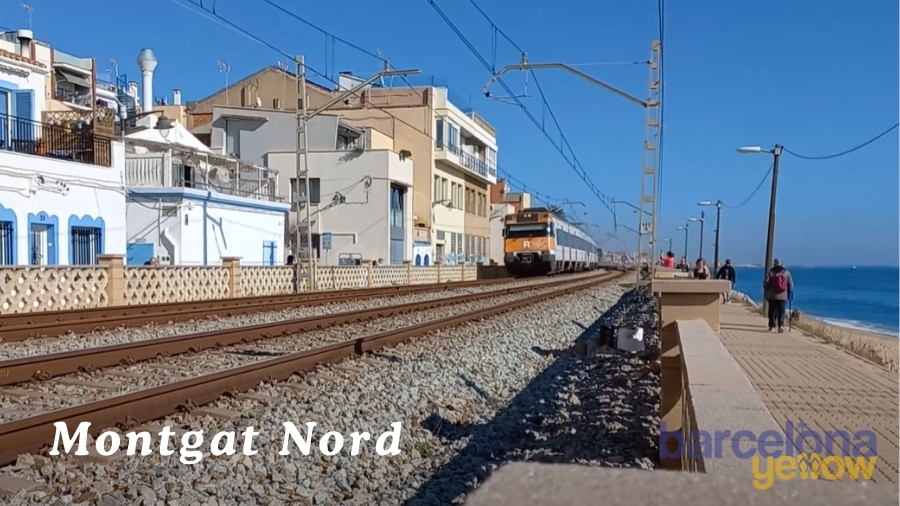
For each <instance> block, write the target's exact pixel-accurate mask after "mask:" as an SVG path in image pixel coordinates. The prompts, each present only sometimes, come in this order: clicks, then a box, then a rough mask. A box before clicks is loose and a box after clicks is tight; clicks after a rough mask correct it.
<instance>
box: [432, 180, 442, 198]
mask: <svg viewBox="0 0 900 506" xmlns="http://www.w3.org/2000/svg"><path fill="white" fill-rule="evenodd" d="M432 198H433V199H434V200H433V202H440V201H441V177H440V176H434V195H433V196H432Z"/></svg>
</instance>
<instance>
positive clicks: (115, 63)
mask: <svg viewBox="0 0 900 506" xmlns="http://www.w3.org/2000/svg"><path fill="white" fill-rule="evenodd" d="M109 64H110V65H112V67H113V68H114V69H116V78H118V77H119V62H117V61H116V60H114V59H112V58H110V59H109Z"/></svg>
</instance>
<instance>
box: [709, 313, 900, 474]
mask: <svg viewBox="0 0 900 506" xmlns="http://www.w3.org/2000/svg"><path fill="white" fill-rule="evenodd" d="M767 327H768V325H767V322H766V319H765V318H763V317H762V316H761V315H758V314H754V313H751V312H750V310H749V309H748V308H746V307H744V306H742V305H739V304H729V305H723V306H722V321H721V331H720V332H719V336H720V338H721V340H722V344H724V345H725V347H726V348H727V349H728V351H729V352H730V353H731V355H732V356H733V357H734V359H735V360H736V361H737V363H738V364H739V365H740V366H741V368H742V369H743V371H744V374H746V375H747V378H748V379H749V380H750V382H751V383H752V384H753V386H754V387H755V388H756V390H757V392H759V395H760V397H761V398H762V400H763V402H764V403H765V405H766V407H767V408H768V409H769V411H770V412H771V413H772V416H773V417H774V418H775V420H776V422H778V424H779V425H780V426H781V427H782V429H784V426H785V422H786V421H788V420H790V421H791V422H793V423H794V424H795V425H796V424H797V423H801V422H802V423H805V424H806V425H807V426H808V427H809V428H811V429H813V430H815V431H817V432H818V433H819V434H823V433H824V432H825V431H837V430H844V431H847V432H848V433H850V435H851V436H852V435H853V434H854V433H855V432H857V431H860V430H870V431H873V432H874V433H875V435H876V436H877V438H878V439H877V444H878V464H877V466H876V468H875V474H874V475H873V476H872V481H873V482H876V483H888V482H890V483H898V481H900V479H898V467H900V463H898V460H900V458H898V452H900V450H898V439H900V434H898V432H900V431H898V423H900V422H898V405H897V399H898V390H900V389H898V375H897V374H896V373H891V372H889V371H887V370H885V369H882V368H880V367H878V366H875V365H872V364H870V363H869V362H867V361H865V360H862V359H860V358H857V357H855V356H853V355H851V354H849V353H847V352H845V351H843V350H841V349H840V348H838V347H836V346H833V345H830V344H825V343H822V342H820V341H818V340H816V339H813V338H811V337H808V336H805V335H804V334H802V333H801V332H799V331H796V330H795V331H793V332H790V333H789V332H787V329H785V333H784V334H770V333H768V329H767ZM837 446H839V445H835V447H836V448H835V453H839V450H838V448H837Z"/></svg>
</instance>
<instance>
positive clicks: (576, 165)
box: [428, 0, 615, 214]
mask: <svg viewBox="0 0 900 506" xmlns="http://www.w3.org/2000/svg"><path fill="white" fill-rule="evenodd" d="M469 1H470V2H471V3H472V5H473V6H474V7H475V8H476V9H477V10H478V12H479V13H481V15H482V16H483V17H484V18H485V19H486V20H487V21H488V22H489V23H490V24H491V29H492V39H496V35H497V34H499V35H501V36H503V38H505V39H506V40H507V41H508V42H509V43H510V44H512V45H513V47H514V48H516V49H517V50H518V51H519V52H520V53H524V52H525V51H523V50H522V48H521V47H519V46H518V45H517V44H516V43H515V42H513V41H512V39H510V38H509V36H507V35H506V33H504V32H503V31H502V30H501V29H500V28H499V27H497V24H496V23H494V21H493V20H492V19H491V18H490V17H489V16H488V15H487V14H486V13H485V12H484V10H482V9H481V7H479V6H478V4H477V3H476V2H475V1H474V0H469ZM428 3H429V4H430V5H431V7H432V8H434V10H435V12H437V13H438V15H439V16H440V17H441V19H443V20H444V22H445V23H446V24H447V26H449V27H450V29H451V30H452V31H453V32H454V33H455V34H456V36H457V37H458V38H459V39H460V40H461V41H462V42H463V44H465V45H466V47H468V49H469V51H471V52H472V54H473V55H475V57H476V58H477V59H478V60H479V61H480V62H481V64H482V65H484V67H485V68H486V69H487V70H488V71H489V72H491V73H492V74H494V75H496V73H497V70H496V61H495V62H494V64H493V65H492V64H490V63H488V61H487V60H486V59H485V58H484V56H482V54H481V53H480V52H479V51H478V50H477V49H476V48H475V46H474V45H473V44H472V43H471V42H470V41H469V39H468V38H466V36H465V35H463V34H462V32H461V31H460V30H459V28H457V26H456V24H454V23H453V21H452V20H451V19H450V18H449V17H448V16H447V15H446V14H445V13H444V11H443V10H442V9H441V8H440V7H439V6H438V5H437V4H436V3H435V1H434V0H428ZM495 45H496V44H495ZM494 57H495V58H496V51H494ZM529 73H530V75H531V77H532V78H533V79H534V83H535V86H536V87H537V89H538V93H540V95H541V101H542V105H543V107H544V108H545V109H546V111H547V113H548V114H549V115H550V118H551V119H552V120H553V123H554V124H555V125H556V128H557V130H558V132H559V134H560V140H561V142H560V144H559V145H558V144H557V143H556V141H555V140H554V139H553V137H551V136H550V133H549V132H547V130H546V128H544V126H543V125H542V124H541V122H540V121H538V119H537V118H535V117H534V114H532V113H531V111H530V110H529V109H528V107H526V106H525V104H523V103H522V101H521V100H520V99H519V97H518V96H517V95H516V94H515V93H514V92H513V91H512V90H511V89H510V87H509V85H508V84H506V82H505V81H503V79H502V78H498V79H497V82H498V83H499V84H500V86H502V87H503V89H504V91H506V93H508V94H509V96H510V98H511V99H512V100H513V101H514V102H515V103H516V105H518V106H519V108H520V109H522V112H524V113H525V115H526V116H527V117H528V119H530V120H531V122H532V123H534V125H535V126H536V127H537V128H538V129H539V130H540V131H541V133H543V134H544V137H546V138H547V140H549V141H550V143H551V144H553V146H554V147H555V148H556V149H557V151H559V153H560V154H561V155H562V156H563V158H564V159H565V160H566V161H567V162H569V163H570V165H571V167H572V169H573V170H574V171H575V173H576V174H577V175H578V176H579V177H580V178H581V180H582V181H583V182H584V183H585V185H587V187H588V189H590V190H591V192H593V193H594V195H595V196H596V197H597V198H598V199H599V200H600V203H601V204H603V206H604V207H606V208H607V209H608V210H609V212H610V213H613V214H615V211H613V208H612V205H611V203H610V202H611V200H612V199H611V198H610V197H608V196H607V195H605V194H604V193H603V192H602V191H600V188H598V187H597V185H596V184H594V182H593V181H592V180H591V178H590V176H588V174H587V171H585V170H584V167H583V166H582V165H581V162H580V161H579V160H578V157H577V156H576V155H575V152H574V150H573V149H572V146H571V145H570V144H569V141H568V139H567V138H566V136H565V133H564V132H563V130H562V128H561V127H560V125H559V121H557V119H556V115H555V114H554V113H553V110H552V108H550V104H549V103H547V100H546V97H545V95H544V91H543V89H542V88H541V85H540V82H539V81H538V79H537V76H536V75H535V73H534V71H533V70H532V71H529ZM563 147H565V148H567V149H568V152H569V154H570V155H571V157H572V160H571V161H570V160H569V158H568V157H567V156H566V152H565V151H564V149H563Z"/></svg>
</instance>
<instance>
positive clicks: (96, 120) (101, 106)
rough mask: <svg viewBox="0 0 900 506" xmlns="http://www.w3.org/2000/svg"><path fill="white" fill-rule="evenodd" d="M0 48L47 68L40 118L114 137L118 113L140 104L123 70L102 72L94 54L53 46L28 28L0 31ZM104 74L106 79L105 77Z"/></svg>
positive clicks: (130, 112)
mask: <svg viewBox="0 0 900 506" xmlns="http://www.w3.org/2000/svg"><path fill="white" fill-rule="evenodd" d="M0 49H4V50H6V51H9V52H12V53H15V54H18V55H20V56H23V57H26V58H29V59H31V60H34V61H37V62H39V63H41V64H43V65H45V66H46V68H47V69H49V70H50V73H49V75H48V82H47V86H46V91H45V100H46V103H45V107H44V108H43V109H42V120H43V121H44V122H46V123H54V124H65V125H74V124H79V123H81V124H87V125H91V126H92V129H93V130H94V131H95V132H96V133H99V134H101V135H104V136H107V137H113V134H114V131H115V122H116V119H117V116H119V114H120V113H122V112H124V113H125V114H127V115H128V116H133V115H134V114H135V113H136V111H137V109H138V106H139V103H138V99H137V96H136V95H135V93H134V90H135V88H136V86H137V84H136V83H130V84H129V82H128V79H127V77H126V76H125V75H124V74H118V70H116V75H113V74H112V72H111V71H110V72H109V73H108V74H106V73H105V72H104V73H101V72H99V71H98V69H97V63H96V61H95V60H94V59H93V58H81V57H77V56H73V55H71V54H68V53H66V52H63V51H60V50H57V49H54V48H53V47H51V46H50V44H48V43H47V42H44V41H41V40H38V39H35V38H34V34H33V32H32V31H31V30H24V29H22V30H16V31H9V32H4V33H0ZM104 74H105V77H106V79H104Z"/></svg>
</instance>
